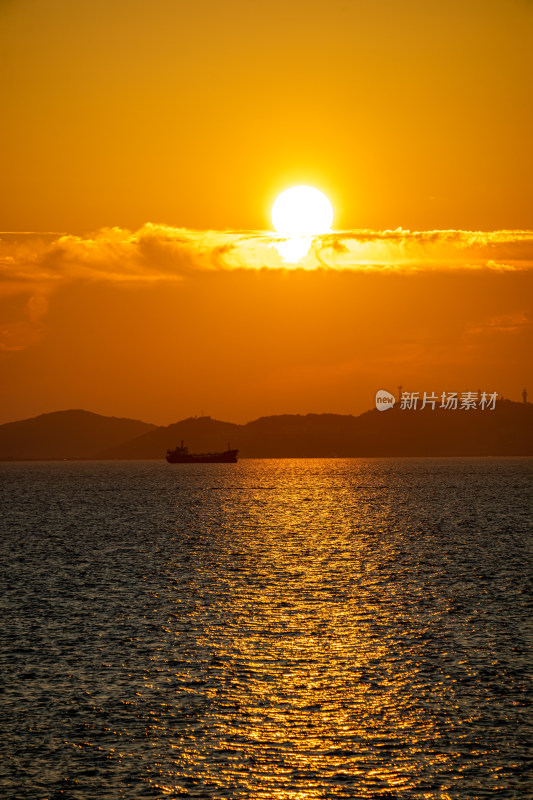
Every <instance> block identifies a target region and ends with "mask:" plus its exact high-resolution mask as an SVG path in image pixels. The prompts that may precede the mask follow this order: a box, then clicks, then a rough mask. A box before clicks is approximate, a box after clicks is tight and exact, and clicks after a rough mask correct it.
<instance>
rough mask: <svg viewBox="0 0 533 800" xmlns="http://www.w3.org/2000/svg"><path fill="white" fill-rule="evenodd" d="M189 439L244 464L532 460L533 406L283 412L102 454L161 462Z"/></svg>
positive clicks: (209, 424)
mask: <svg viewBox="0 0 533 800" xmlns="http://www.w3.org/2000/svg"><path fill="white" fill-rule="evenodd" d="M182 439H183V440H184V441H185V443H186V444H187V445H188V447H189V449H190V451H191V452H203V451H206V450H224V449H225V448H226V446H227V443H231V446H232V447H236V448H238V449H239V457H240V458H283V457H292V458H306V457H309V458H313V457H315V458H320V457H333V456H339V457H344V458H349V457H356V456H491V455H493V456H497V455H533V405H531V404H530V403H526V404H524V403H513V402H511V401H510V400H502V401H499V402H498V403H497V404H496V408H495V409H494V410H493V411H488V410H485V411H481V410H474V409H472V410H469V411H463V410H455V411H448V410H443V409H438V408H436V409H435V410H434V411H433V410H431V409H430V408H426V409H424V410H423V411H421V410H417V411H407V410H401V409H400V408H398V407H397V406H396V407H394V408H392V409H391V410H389V411H385V412H379V411H377V410H375V409H374V410H372V411H367V412H366V413H364V414H361V415H360V416H358V417H354V416H351V415H341V414H307V415H305V416H302V415H298V414H284V415H278V416H271V417H261V418H260V419H257V420H254V421H252V422H248V423H247V424H246V425H234V424H232V423H228V422H220V421H218V420H213V419H211V418H210V417H199V418H189V419H186V420H182V421H181V422H177V423H174V424H173V425H169V426H168V427H166V428H157V429H156V430H152V431H150V432H149V433H147V434H144V435H142V436H140V437H138V438H137V439H134V440H132V441H130V442H127V443H126V444H123V445H119V446H116V447H114V448H111V449H109V450H107V451H105V452H102V453H100V454H99V455H100V457H102V458H162V457H163V456H164V454H165V453H166V451H167V449H168V448H170V447H175V446H176V444H178V443H179V442H180V441H181V440H182Z"/></svg>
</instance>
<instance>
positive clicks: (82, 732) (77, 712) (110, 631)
mask: <svg viewBox="0 0 533 800" xmlns="http://www.w3.org/2000/svg"><path fill="white" fill-rule="evenodd" d="M532 492H533V459H520V458H504V459H503V458H502V459H500V458H482V459H481V458H480V459H476V458H457V459H456V458H446V459H431V458H425V459H278V460H241V461H239V462H238V463H237V464H186V465H169V464H167V463H166V462H164V461H160V462H156V461H138V462H125V461H116V462H112V461H110V462H95V461H86V462H83V461H79V462H73V461H65V462H25V463H22V462H21V463H15V462H12V463H3V464H0V503H1V520H0V528H1V555H2V558H1V565H2V566H1V570H2V577H1V585H0V592H1V603H2V615H1V655H0V682H1V695H0V704H1V708H0V727H1V730H2V733H1V737H0V797H2V798H4V799H5V800H7V799H9V800H11V799H12V798H30V799H31V800H59V798H67V799H70V798H72V800H111V799H113V800H115V799H118V798H124V799H126V798H132V799H133V798H186V797H190V798H206V799H207V798H221V799H222V798H224V799H225V798H228V799H229V798H232V799H233V798H235V800H241V799H243V800H244V798H246V799H248V798H253V800H315V799H316V800H318V798H321V799H322V798H328V799H329V798H365V800H367V799H369V798H387V800H388V799H389V798H402V800H403V799H404V798H405V800H407V799H409V800H411V798H462V799H463V798H464V800H475V799H476V798H489V797H490V798H498V799H499V798H520V799H521V800H523V798H530V797H533V779H532V769H531V767H532V750H531V744H532V717H531V698H532V684H531V666H532V659H531V641H532V603H531V575H532V573H531V539H532V531H533V496H532Z"/></svg>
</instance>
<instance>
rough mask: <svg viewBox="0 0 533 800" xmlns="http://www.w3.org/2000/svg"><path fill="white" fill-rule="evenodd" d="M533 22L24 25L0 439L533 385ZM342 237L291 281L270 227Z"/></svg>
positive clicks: (9, 88) (35, 9)
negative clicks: (302, 195)
mask: <svg viewBox="0 0 533 800" xmlns="http://www.w3.org/2000/svg"><path fill="white" fill-rule="evenodd" d="M532 35H533V3H531V2H530V1H529V0H479V1H477V2H475V1H474V0H462V1H461V2H453V1H451V2H442V3H441V2H427V0H420V1H419V0H402V2H400V1H399V0H380V2H376V1H375V0H349V1H348V0H345V1H344V2H338V1H337V0H331V1H330V2H318V1H316V0H306V2H303V1H302V2H300V0H286V1H285V2H278V0H273V2H270V3H269V4H268V5H265V4H262V3H250V2H249V0H248V2H241V0H225V2H219V0H204V1H203V2H196V3H189V2H180V0H151V2H145V1H144V0H143V1H141V0H115V1H114V2H113V3H109V2H100V0H90V2H86V1H85V0H76V2H75V3H72V2H70V0H69V1H68V2H67V1H66V0H0V58H1V61H2V70H0V96H1V97H2V117H3V124H2V126H0V174H1V176H2V177H1V184H2V191H1V193H0V229H1V231H3V232H0V423H1V422H6V421H10V420H14V419H20V418H24V417H28V416H34V415H36V414H39V413H43V412H47V411H54V410H60V409H65V408H87V409H89V410H92V411H96V412H98V413H102V414H109V415H115V416H131V417H136V418H142V419H145V420H146V421H150V422H155V423H158V424H168V423H171V422H174V421H176V420H178V419H182V418H184V417H188V416H194V415H200V414H202V413H203V414H209V415H210V416H213V417H216V418H219V419H227V420H230V421H235V422H245V421H247V420H250V419H254V418H256V417H258V416H261V415H266V414H278V413H310V412H314V413H321V412H335V413H361V412H362V411H364V410H366V409H367V408H370V407H371V406H372V404H373V397H374V394H375V392H376V390H377V389H380V388H385V389H390V390H394V391H395V389H396V387H397V385H398V384H402V385H403V386H404V388H407V389H409V388H412V389H413V390H428V391H453V390H458V391H467V390H478V389H480V390H483V391H485V390H486V391H498V392H499V393H500V394H503V395H504V396H507V397H512V398H513V399H517V400H518V399H520V393H521V391H522V389H523V388H524V386H528V385H529V386H530V387H531V394H532V395H533V380H532V377H533V375H532V372H533V370H532V367H533V363H532V357H531V353H532V352H533V299H532V298H533V291H532V289H533V285H532V284H533V233H532V232H531V231H532V229H533V223H532V219H531V216H532V208H533V197H532V187H533V156H532V149H531V141H532V138H533V137H532V134H533V125H532V117H533V97H532V94H533V88H532V87H533V80H532V78H533V74H532V72H533V69H532V62H531V57H530V52H531V47H530V42H531V40H532ZM295 184H307V185H311V186H315V187H317V188H319V189H320V190H321V191H323V192H324V193H325V194H326V195H327V196H328V198H329V199H330V201H331V203H332V205H333V208H334V221H333V231H332V232H331V233H329V234H322V235H320V236H317V237H315V239H314V240H313V242H312V244H311V246H310V249H309V252H308V254H307V255H306V256H304V257H303V258H302V259H301V260H300V261H298V262H288V261H287V260H285V259H284V257H283V255H282V252H283V251H281V250H280V248H279V237H276V236H275V235H274V234H273V232H272V223H271V220H270V209H271V207H272V203H273V201H274V199H275V198H276V196H277V195H278V194H279V192H281V191H282V190H283V189H285V188H287V187H289V186H291V185H295Z"/></svg>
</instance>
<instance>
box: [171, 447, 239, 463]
mask: <svg viewBox="0 0 533 800" xmlns="http://www.w3.org/2000/svg"><path fill="white" fill-rule="evenodd" d="M238 452H239V451H238V450H226V452H225V453H200V454H198V455H195V454H194V453H168V454H167V457H166V459H167V461H168V463H169V464H236V463H237V453H238Z"/></svg>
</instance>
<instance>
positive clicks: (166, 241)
mask: <svg viewBox="0 0 533 800" xmlns="http://www.w3.org/2000/svg"><path fill="white" fill-rule="evenodd" d="M283 241H284V240H282V239H281V237H279V236H276V235H274V234H270V233H268V232H262V231H193V230H187V229H183V228H172V227H169V226H165V225H154V224H152V223H147V224H146V225H144V226H143V227H142V228H140V229H139V230H138V231H135V232H132V231H128V230H123V229H120V228H105V229H103V230H100V231H98V232H96V233H94V234H92V235H87V236H72V235H54V234H51V233H47V234H33V233H27V234H18V235H17V234H1V233H0V285H2V286H3V288H4V292H5V291H9V289H10V287H11V289H13V287H16V286H18V287H19V288H22V287H23V286H24V285H25V284H26V285H28V286H31V285H35V284H39V285H43V284H47V285H48V286H51V285H52V284H54V283H58V282H59V283H62V282H64V281H70V280H98V281H114V282H119V281H129V282H142V281H159V280H168V281H175V280H183V279H184V278H187V277H190V276H192V275H194V274H196V273H198V272H209V271H219V270H236V269H256V270H257V269H287V268H295V267H299V268H301V269H308V270H309V269H320V268H322V269H328V270H352V271H365V272H367V271H372V272H407V273H411V272H420V271H434V270H442V271H449V270H458V269H459V270H473V269H474V270H475V269H478V270H479V269H482V270H524V269H532V268H533V232H532V231H520V230H510V231H489V232H483V231H481V232H480V231H457V230H448V231H421V232H417V231H414V232H413V231H406V230H402V229H401V228H398V229H397V230H394V231H371V230H355V231H335V232H332V233H329V234H323V235H321V236H316V237H314V239H313V240H312V241H311V242H310V245H311V246H310V248H309V252H308V253H307V255H305V256H304V257H303V258H302V259H301V260H300V261H298V262H296V263H295V264H288V263H287V261H285V260H284V258H283V256H282V255H281V252H280V249H281V248H280V244H281V243H282V242H283Z"/></svg>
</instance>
